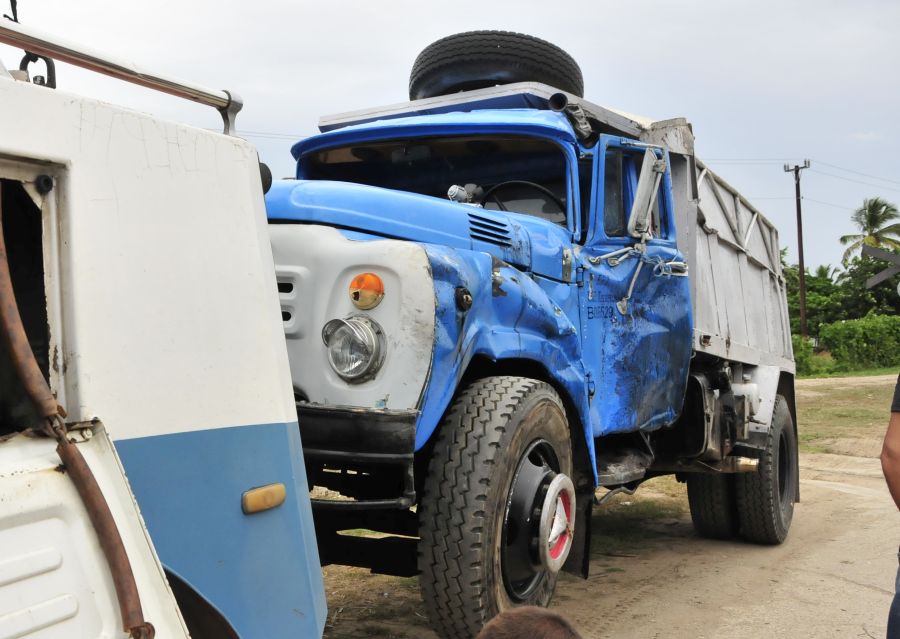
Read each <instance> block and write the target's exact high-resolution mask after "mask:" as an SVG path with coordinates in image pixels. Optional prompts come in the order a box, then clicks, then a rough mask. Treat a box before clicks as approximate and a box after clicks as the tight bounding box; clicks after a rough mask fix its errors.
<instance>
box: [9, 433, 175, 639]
mask: <svg viewBox="0 0 900 639" xmlns="http://www.w3.org/2000/svg"><path fill="white" fill-rule="evenodd" d="M77 432H79V433H88V432H89V433H90V434H92V435H93V437H91V438H90V439H88V440H86V441H81V442H80V443H78V444H77V445H78V448H79V450H80V451H81V453H82V455H84V457H85V460H86V461H87V463H88V465H89V466H90V467H91V469H92V470H93V472H94V476H95V477H96V479H97V482H98V483H99V484H100V488H101V490H102V491H103V494H104V496H105V497H106V500H107V502H108V504H109V507H110V510H111V511H112V514H113V518H114V519H115V521H116V525H117V527H118V529H119V532H120V534H121V535H122V540H123V542H124V544H125V549H126V551H127V553H128V558H129V560H130V561H131V566H132V570H133V572H134V576H135V581H136V583H137V586H138V592H139V593H140V596H141V606H142V608H143V611H144V616H145V619H147V620H148V621H149V622H151V623H152V624H153V625H154V627H155V628H156V635H157V636H158V637H172V638H176V639H177V638H179V637H181V638H182V639H186V638H187V636H188V634H187V630H186V629H185V627H184V623H183V621H182V619H181V616H180V614H179V612H178V609H177V606H176V604H175V600H174V597H173V596H172V592H171V590H170V589H169V586H168V583H167V582H166V580H165V576H164V574H163V571H162V568H161V567H160V565H159V561H158V559H157V557H156V553H155V552H154V550H153V546H152V544H151V543H150V539H149V537H148V536H147V532H146V529H145V528H144V525H143V521H142V520H141V517H140V513H139V512H138V509H137V505H136V504H135V503H134V500H133V498H132V496H131V492H130V491H129V489H128V484H127V482H126V480H125V476H124V473H123V472H122V469H121V466H120V465H119V462H118V458H117V457H116V454H115V452H114V451H113V448H112V446H111V445H110V442H109V439H108V437H107V435H106V432H105V430H104V429H103V427H102V426H101V425H99V424H97V425H94V426H93V427H92V428H91V429H89V430H86V431H77ZM76 439H80V440H83V439H84V437H82V436H81V435H80V434H79V435H76ZM55 445H56V444H55V442H53V441H52V440H50V439H46V438H42V437H29V436H26V435H16V436H15V437H12V438H10V439H6V440H5V441H2V442H0V503H2V504H3V508H2V509H0V637H2V638H3V639H7V638H8V639H12V638H13V637H25V636H27V637H28V638H29V639H32V638H33V639H64V638H65V639H69V638H70V637H84V638H89V637H90V638H97V639H100V638H104V639H105V638H110V639H111V638H114V637H115V638H121V637H124V633H123V632H122V621H121V616H120V613H119V605H118V600H117V599H116V592H115V587H114V586H113V582H112V577H111V574H110V572H109V570H108V568H107V563H106V559H105V557H104V555H103V551H102V549H101V548H100V544H99V541H98V540H97V537H96V534H95V533H94V529H93V528H92V527H91V523H90V520H89V519H88V515H87V512H86V511H85V509H84V505H83V504H82V502H81V499H80V497H79V496H78V493H77V492H76V490H75V486H74V484H73V483H72V481H71V479H70V478H69V476H68V475H67V474H66V473H64V472H61V471H60V469H59V464H60V460H59V458H58V457H57V455H56V452H55Z"/></svg>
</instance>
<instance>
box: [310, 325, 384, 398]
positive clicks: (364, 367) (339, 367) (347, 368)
mask: <svg viewBox="0 0 900 639" xmlns="http://www.w3.org/2000/svg"><path fill="white" fill-rule="evenodd" d="M322 341H323V342H325V348H326V352H327V353H328V363H329V364H331V368H333V369H334V372H335V373H337V374H338V375H340V377H341V378H343V379H345V380H347V381H348V382H357V383H358V382H363V381H365V380H367V379H369V378H371V377H372V376H374V375H375V373H377V372H378V369H379V368H381V363H382V362H383V361H384V333H383V332H382V330H381V327H380V326H379V325H378V324H377V323H376V322H374V321H373V320H371V319H369V318H368V317H348V318H347V319H333V320H331V321H330V322H328V323H327V324H325V326H324V327H323V328H322Z"/></svg>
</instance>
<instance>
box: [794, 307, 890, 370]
mask: <svg viewBox="0 0 900 639" xmlns="http://www.w3.org/2000/svg"><path fill="white" fill-rule="evenodd" d="M819 338H820V345H821V346H822V347H823V348H825V349H826V350H828V351H830V352H831V355H832V357H833V358H834V361H835V362H836V363H837V366H838V367H839V368H841V369H843V370H854V369H859V368H878V367H887V366H898V365H900V317H898V316H895V315H869V316H867V317H863V318H862V319H856V320H844V321H840V322H834V323H833V324H826V325H824V326H822V327H821V329H820V330H819ZM795 348H796V347H795ZM794 356H795V358H796V357H797V355H796V351H795V354H794ZM797 370H798V371H799V370H800V364H799V359H798V364H797Z"/></svg>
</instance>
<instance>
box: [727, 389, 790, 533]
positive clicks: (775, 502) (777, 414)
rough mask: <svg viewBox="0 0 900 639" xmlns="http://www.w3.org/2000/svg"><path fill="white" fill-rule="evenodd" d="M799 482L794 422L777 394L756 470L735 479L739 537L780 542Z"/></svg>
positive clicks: (781, 398) (787, 526)
mask: <svg viewBox="0 0 900 639" xmlns="http://www.w3.org/2000/svg"><path fill="white" fill-rule="evenodd" d="M798 481H799V470H798V468H797V435H796V433H795V432H794V422H793V420H792V419H791V412H790V410H789V409H788V405H787V401H785V399H784V397H782V396H781V395H778V396H777V397H776V399H775V410H774V413H773V415H772V427H771V428H770V429H769V433H768V436H767V439H766V448H765V450H763V451H762V452H761V453H760V456H759V469H758V470H757V472H755V473H741V474H739V475H737V476H735V484H736V485H735V488H736V491H735V492H736V494H737V511H738V519H739V521H740V529H741V530H740V532H741V536H742V537H744V538H745V539H747V540H748V541H753V542H756V543H759V544H780V543H781V542H783V541H784V540H785V538H786V537H787V534H788V530H789V529H790V527H791V519H793V516H794V500H795V496H796V494H797V482H798Z"/></svg>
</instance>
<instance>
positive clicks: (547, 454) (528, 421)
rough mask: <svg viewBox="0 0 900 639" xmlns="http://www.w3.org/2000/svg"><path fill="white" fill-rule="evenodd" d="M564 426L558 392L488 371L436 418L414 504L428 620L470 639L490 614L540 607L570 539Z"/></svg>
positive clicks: (449, 636) (448, 638)
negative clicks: (439, 421) (438, 423)
mask: <svg viewBox="0 0 900 639" xmlns="http://www.w3.org/2000/svg"><path fill="white" fill-rule="evenodd" d="M571 474H572V453H571V444H570V440H569V428H568V424H567V421H566V416H565V411H564V410H563V407H562V402H561V401H560V399H559V396H558V395H557V393H556V391H554V390H553V388H552V387H551V386H550V385H548V384H546V383H544V382H539V381H536V380H533V379H526V378H521V377H488V378H485V379H482V380H478V381H476V382H473V383H472V384H470V385H469V386H468V387H466V388H465V389H464V390H463V391H462V392H461V393H460V394H459V395H458V397H457V398H456V400H455V401H454V403H453V405H452V406H451V408H450V410H449V411H448V413H447V415H446V416H445V417H444V420H443V423H442V424H441V427H440V431H439V433H438V438H437V440H436V442H435V448H434V453H433V455H432V458H431V461H430V463H429V468H428V475H427V477H426V479H425V484H424V490H423V492H422V498H421V499H420V501H419V508H418V514H419V537H420V542H419V570H420V572H421V575H420V585H421V590H422V597H423V599H424V600H425V608H426V610H427V611H428V616H429V618H430V621H431V624H432V626H433V627H434V628H435V630H437V632H438V634H439V635H440V636H441V637H444V638H445V639H471V638H472V637H475V636H476V635H477V634H478V632H479V631H480V630H481V628H482V626H483V625H484V624H485V623H486V622H487V621H488V620H490V619H491V618H492V617H494V616H495V615H497V614H499V613H500V612H502V611H503V610H506V609H508V608H512V607H516V606H522V605H536V606H546V605H547V604H548V603H549V602H550V598H551V597H552V595H553V590H554V588H555V587H556V580H557V575H558V571H559V569H560V568H561V567H562V564H563V562H564V561H565V558H566V556H567V555H568V551H569V549H570V548H571V545H572V538H573V533H574V521H575V492H574V488H573V487H572V482H571V480H570V479H569V477H570V476H571Z"/></svg>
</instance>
